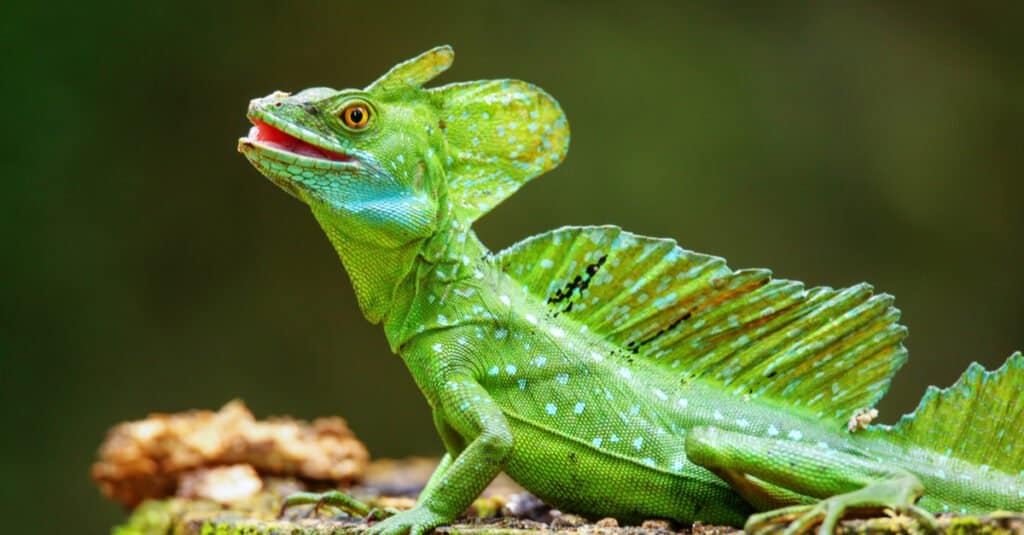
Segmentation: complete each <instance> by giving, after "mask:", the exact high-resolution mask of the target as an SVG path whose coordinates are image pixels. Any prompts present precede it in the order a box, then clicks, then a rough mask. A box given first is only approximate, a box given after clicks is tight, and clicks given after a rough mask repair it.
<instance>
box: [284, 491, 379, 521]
mask: <svg viewBox="0 0 1024 535" xmlns="http://www.w3.org/2000/svg"><path fill="white" fill-rule="evenodd" d="M306 504H313V510H312V514H313V515H317V514H319V513H320V509H322V508H323V507H324V506H325V505H326V506H328V507H336V508H338V509H341V510H342V511H344V512H346V513H348V514H350V515H352V516H359V517H366V518H367V519H368V520H370V519H373V520H380V519H383V518H386V517H388V516H390V515H393V514H395V513H396V512H398V511H397V510H396V509H392V508H390V507H388V508H385V509H377V508H374V509H371V508H370V506H368V505H366V504H365V503H363V502H361V501H359V500H357V499H355V498H353V497H351V496H349V495H348V494H345V493H344V492H341V491H337V490H329V491H327V492H323V493H317V492H296V493H294V494H291V495H289V496H288V497H287V498H285V499H284V502H283V503H281V511H280V513H278V517H282V516H284V513H285V511H287V510H288V508H290V507H294V506H296V505H306Z"/></svg>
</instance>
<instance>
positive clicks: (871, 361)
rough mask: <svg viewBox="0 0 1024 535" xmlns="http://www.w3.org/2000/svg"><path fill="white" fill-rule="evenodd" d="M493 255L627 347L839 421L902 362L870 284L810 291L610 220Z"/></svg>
mask: <svg viewBox="0 0 1024 535" xmlns="http://www.w3.org/2000/svg"><path fill="white" fill-rule="evenodd" d="M498 260H499V262H500V264H501V267H502V269H503V270H504V272H505V273H507V274H508V275H509V276H511V277H512V278H513V279H515V280H516V281H518V282H519V283H520V284H522V286H523V288H524V289H525V291H526V292H527V293H528V294H530V295H532V296H534V297H535V298H536V299H538V300H539V301H542V302H543V303H545V304H546V306H547V308H548V311H549V314H550V315H552V316H557V317H561V318H563V319H568V320H571V321H573V322H576V323H578V324H580V325H581V326H586V327H587V330H589V331H590V332H592V333H594V334H596V335H598V336H601V337H603V338H605V339H606V340H607V341H609V342H611V343H612V345H613V346H614V347H616V348H617V349H616V351H617V352H620V353H622V354H623V355H625V356H629V355H634V356H637V357H642V358H647V359H650V361H652V362H655V363H657V364H658V365H659V367H661V368H662V369H664V370H665V371H666V372H667V373H672V374H675V375H676V376H677V377H678V378H679V379H680V380H682V381H689V380H697V381H710V382H714V383H717V384H718V385H720V386H721V387H722V388H723V389H725V390H726V391H728V392H732V393H733V394H734V395H736V396H750V397H765V398H769V399H772V400H776V401H778V402H780V403H783V404H786V405H788V406H791V407H796V408H798V409H799V410H801V411H803V412H805V413H807V414H810V415H813V416H816V417H819V418H824V419H829V420H833V421H836V422H838V423H842V424H844V425H845V423H846V422H847V420H848V419H849V418H850V416H851V415H853V414H854V412H855V411H857V410H858V409H861V408H866V407H871V406H873V405H874V403H875V402H876V401H877V400H878V399H879V398H880V397H881V396H882V395H884V394H885V391H886V390H887V389H888V386H889V382H890V380H891V378H892V375H893V374H894V373H895V372H896V370H898V369H899V367H900V366H901V365H902V364H903V362H904V361H905V360H906V350H905V349H904V348H903V346H902V343H901V341H902V339H903V338H904V337H905V336H906V329H905V328H904V327H903V326H901V325H899V324H898V323H897V320H898V319H899V311H898V310H897V309H895V308H893V307H892V306H891V304H892V297H891V296H889V295H885V294H880V295H875V294H874V293H873V291H872V288H871V287H870V286H869V285H867V284H859V285H856V286H853V287H850V288H846V289H842V290H833V289H831V288H812V289H809V290H808V289H805V288H804V286H803V284H801V283H799V282H794V281H788V280H781V279H773V278H772V277H771V273H770V272H769V271H767V270H760V269H758V270H741V271H733V270H731V269H729V268H728V267H727V266H726V265H725V261H724V260H723V259H721V258H718V257H714V256H708V255H703V254H699V253H694V252H691V251H687V250H684V249H681V248H679V247H678V246H677V245H676V244H675V242H674V241H672V240H667V239H657V238H648V237H644V236H638V235H636V234H631V233H628V232H624V231H623V230H622V229H620V228H618V227H614V226H601V227H564V228H561V229H558V230H554V231H550V232H547V233H544V234H540V235H538V236H534V237H532V238H529V239H527V240H524V241H522V242H519V243H517V244H515V245H513V246H512V247H510V248H509V249H507V250H505V251H503V252H502V253H500V255H499V256H498Z"/></svg>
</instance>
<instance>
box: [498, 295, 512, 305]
mask: <svg viewBox="0 0 1024 535" xmlns="http://www.w3.org/2000/svg"><path fill="white" fill-rule="evenodd" d="M498 300H499V301H501V302H502V304H504V305H505V306H512V300H511V299H509V298H508V296H507V295H502V296H499V297H498Z"/></svg>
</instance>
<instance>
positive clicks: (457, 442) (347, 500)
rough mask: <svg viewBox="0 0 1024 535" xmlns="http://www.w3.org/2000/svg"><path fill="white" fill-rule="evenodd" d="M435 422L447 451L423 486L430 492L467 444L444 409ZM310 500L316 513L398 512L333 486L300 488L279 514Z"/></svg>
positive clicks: (372, 515) (381, 515)
mask: <svg viewBox="0 0 1024 535" xmlns="http://www.w3.org/2000/svg"><path fill="white" fill-rule="evenodd" d="M434 425H435V426H436V427H437V432H438V434H439V435H441V441H442V442H443V443H444V446H445V449H446V450H447V453H445V455H444V457H442V458H441V462H440V463H438V465H437V468H435V469H434V473H433V474H432V475H431V476H430V479H429V480H428V481H427V484H426V485H425V486H424V487H423V491H422V492H421V494H425V493H427V492H428V491H430V489H431V488H432V487H434V486H436V485H438V482H439V481H440V480H441V479H442V477H443V476H444V474H445V473H447V472H448V467H449V466H451V464H452V457H453V456H456V455H458V453H459V451H461V450H462V448H463V447H464V446H463V444H462V442H461V440H462V439H461V437H459V436H458V434H457V433H455V431H454V430H453V429H452V428H451V427H449V426H448V424H447V423H445V422H444V419H443V417H442V415H441V413H440V411H434ZM308 504H314V506H313V510H312V514H314V515H316V514H318V513H319V512H320V509H322V508H323V507H324V506H329V507H336V508H338V509H341V510H342V511H344V512H345V513H348V514H349V515H352V516H359V517H365V518H367V519H373V520H383V519H385V518H387V517H389V516H393V515H395V514H396V513H398V509H395V508H393V507H386V508H383V509H378V508H376V507H374V508H371V507H370V506H369V505H367V504H365V503H363V502H361V501H359V500H357V499H355V498H353V497H351V496H349V495H348V494H345V493H344V492H341V491H339V490H329V491H327V492H296V493H293V494H290V495H288V497H286V498H285V499H284V502H283V503H282V504H281V512H280V513H279V514H278V516H284V513H285V511H286V510H288V509H289V508H291V507H293V506H296V505H308Z"/></svg>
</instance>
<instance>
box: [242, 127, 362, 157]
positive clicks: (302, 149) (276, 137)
mask: <svg viewBox="0 0 1024 535" xmlns="http://www.w3.org/2000/svg"><path fill="white" fill-rule="evenodd" d="M252 123H253V124H254V125H256V126H254V127H253V129H252V130H254V131H250V132H249V138H250V139H252V140H253V141H258V142H260V143H263V144H265V145H268V146H270V147H271V148H273V149H277V150H280V151H285V152H291V153H293V154H298V155H300V156H305V157H307V158H317V159H320V160H331V161H335V162H349V161H352V157H351V156H349V155H347V154H342V153H340V152H334V151H330V150H327V149H322V148H320V147H317V146H316V145H313V144H310V143H307V142H305V141H303V140H301V139H299V138H297V137H295V136H292V135H289V134H287V133H285V132H284V131H282V130H279V129H277V128H274V127H273V126H270V125H269V124H267V123H265V122H263V121H260V120H254V121H253V122H252Z"/></svg>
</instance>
